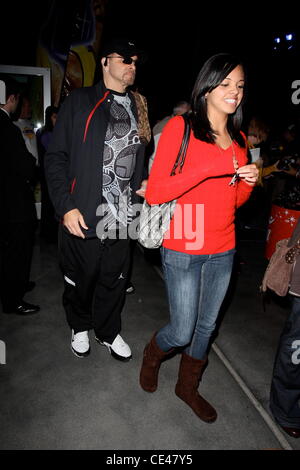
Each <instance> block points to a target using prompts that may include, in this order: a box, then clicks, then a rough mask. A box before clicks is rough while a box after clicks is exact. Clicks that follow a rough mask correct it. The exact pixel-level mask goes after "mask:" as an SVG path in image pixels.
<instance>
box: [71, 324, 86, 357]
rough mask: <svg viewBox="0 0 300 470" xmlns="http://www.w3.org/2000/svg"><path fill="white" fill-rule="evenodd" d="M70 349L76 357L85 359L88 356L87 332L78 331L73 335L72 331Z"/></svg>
mask: <svg viewBox="0 0 300 470" xmlns="http://www.w3.org/2000/svg"><path fill="white" fill-rule="evenodd" d="M71 349H72V351H73V353H74V354H75V356H77V357H85V356H88V355H89V354H90V341H89V337H88V332H87V331H79V332H78V333H76V334H74V330H72V340H71Z"/></svg>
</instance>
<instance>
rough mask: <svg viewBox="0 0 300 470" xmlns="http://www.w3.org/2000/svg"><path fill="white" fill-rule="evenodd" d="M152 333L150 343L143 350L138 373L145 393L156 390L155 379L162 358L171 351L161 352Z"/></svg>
mask: <svg viewBox="0 0 300 470" xmlns="http://www.w3.org/2000/svg"><path fill="white" fill-rule="evenodd" d="M155 336H156V333H154V335H153V337H152V338H151V341H150V343H149V344H147V346H146V347H145V349H144V357H143V364H142V368H141V372H140V385H141V387H142V389H144V390H145V391H146V392H155V390H156V389H157V379H158V371H159V368H160V364H161V362H162V360H163V358H164V357H166V356H167V355H168V354H170V353H171V352H172V351H173V348H172V349H170V350H169V351H167V352H165V351H162V350H161V349H160V348H159V347H158V345H157V343H156V341H155Z"/></svg>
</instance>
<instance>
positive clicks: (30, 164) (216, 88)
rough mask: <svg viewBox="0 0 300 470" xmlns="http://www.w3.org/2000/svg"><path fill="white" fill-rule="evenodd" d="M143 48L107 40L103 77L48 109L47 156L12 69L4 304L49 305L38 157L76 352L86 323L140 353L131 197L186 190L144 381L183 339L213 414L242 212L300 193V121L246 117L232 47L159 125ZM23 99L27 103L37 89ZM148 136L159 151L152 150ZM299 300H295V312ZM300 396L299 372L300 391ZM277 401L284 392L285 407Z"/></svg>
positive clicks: (183, 374)
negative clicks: (128, 335)
mask: <svg viewBox="0 0 300 470" xmlns="http://www.w3.org/2000/svg"><path fill="white" fill-rule="evenodd" d="M142 56H143V52H142V51H141V50H140V49H139V48H138V47H137V46H136V44H135V43H134V42H132V41H128V40H123V39H118V38H116V39H113V40H112V41H110V42H109V43H107V44H106V45H105V46H104V48H103V50H102V54H101V68H102V75H103V78H102V80H101V81H100V82H99V83H97V84H95V85H94V86H92V87H86V88H78V89H76V90H74V91H72V92H71V93H70V95H69V96H68V97H67V98H66V99H65V100H64V102H63V103H62V105H61V107H60V109H58V108H55V107H52V106H51V107H49V108H47V110H46V116H45V126H44V127H43V128H42V129H41V130H40V131H39V132H37V134H36V140H37V152H38V158H37V157H36V155H34V152H33V151H31V150H30V149H29V150H28V145H27V146H26V143H25V140H26V139H25V137H26V138H28V136H29V134H28V132H27V131H26V132H25V131H24V130H23V134H24V132H25V134H24V135H23V136H22V132H20V126H19V129H18V127H17V126H16V125H15V124H14V123H13V122H12V120H11V115H12V114H13V113H14V112H15V111H16V109H17V106H18V104H19V101H20V91H19V90H18V89H17V88H16V87H15V86H14V85H15V84H13V83H10V82H9V81H7V83H6V102H5V103H3V104H1V109H0V132H1V145H2V152H3V155H4V156H5V158H4V159H3V162H4V163H3V164H4V171H3V172H2V173H1V213H2V214H4V215H3V217H2V218H1V227H2V228H1V259H2V269H1V301H2V306H3V311H4V312H5V313H17V314H21V315H27V314H32V313H37V312H38V311H39V309H40V307H39V306H36V305H31V304H28V303H27V302H25V301H24V298H23V297H24V295H25V293H26V291H27V290H28V285H29V283H30V278H29V277H30V263H31V258H32V248H33V243H34V233H35V231H36V226H37V219H36V212H35V204H34V182H35V169H36V165H37V164H38V166H39V175H40V184H41V191H42V211H41V222H40V233H41V236H43V237H45V238H46V239H47V241H51V242H52V241H54V242H56V241H57V243H58V252H59V260H60V266H61V270H62V275H63V282H64V292H63V299H62V302H63V307H64V310H65V313H66V319H67V323H68V325H69V327H70V336H71V340H70V347H71V351H72V353H73V354H74V355H75V356H76V357H79V358H83V357H86V356H87V355H89V354H90V341H89V332H90V331H94V334H95V337H96V340H97V341H98V342H99V344H101V345H103V346H105V347H106V348H107V349H108V351H109V352H110V354H111V355H112V357H113V358H115V359H117V360H119V361H123V362H127V361H129V360H130V359H131V358H132V352H131V348H130V346H129V344H127V342H126V341H125V340H124V339H123V337H122V336H121V329H122V324H121V312H122V309H123V306H124V303H125V298H126V289H128V286H129V285H130V284H129V283H130V274H129V273H130V267H131V265H132V245H131V242H130V239H129V237H128V236H127V235H128V233H129V232H130V230H131V227H132V226H133V225H134V224H136V217H137V214H136V212H135V210H134V209H135V207H136V205H137V204H139V205H140V204H141V201H142V200H143V198H146V200H147V202H148V203H149V204H162V203H165V202H169V201H172V200H176V201H177V202H176V210H175V213H174V216H173V218H172V220H171V222H170V228H169V230H168V232H167V235H166V236H165V238H164V240H163V243H162V246H161V248H160V253H161V260H162V267H163V272H164V278H165V283H166V288H167V295H168V301H169V312H170V319H169V322H168V323H167V324H166V325H165V326H164V327H163V328H161V329H160V330H159V331H157V332H153V335H152V337H151V339H150V341H149V342H148V344H147V345H146V346H145V349H144V353H143V361H142V365H141V371H140V386H141V387H142V389H143V390H145V391H147V392H150V393H152V392H154V391H155V390H156V389H157V387H158V375H159V368H160V364H161V362H162V361H163V360H164V359H166V358H168V357H170V356H172V355H174V352H178V353H179V354H181V361H180V366H179V371H178V381H177V384H176V388H175V393H176V395H177V396H178V397H179V398H180V399H181V400H183V401H184V402H185V403H186V404H187V405H188V406H189V407H191V408H192V410H193V411H194V412H195V414H196V415H197V416H198V417H199V418H200V419H201V420H203V421H205V422H213V421H215V420H216V419H217V411H216V410H215V408H214V407H213V405H212V404H210V403H209V402H208V401H207V400H206V399H205V398H204V397H202V396H201V395H200V394H199V392H198V386H199V382H200V380H201V379H202V376H203V373H204V370H205V369H206V367H207V364H208V347H209V342H210V340H211V337H212V334H213V333H214V330H215V328H216V322H217V318H218V315H219V311H220V307H221V304H222V302H223V299H224V297H225V295H226V292H227V289H228V285H229V282H230V278H231V273H232V267H233V261H234V257H235V252H236V245H235V239H236V234H235V218H237V225H238V226H239V227H242V228H247V227H248V228H249V227H250V228H251V227H254V228H255V227H256V228H257V227H259V228H263V229H266V227H267V221H268V215H269V210H270V205H271V204H272V203H273V202H275V203H277V204H279V205H280V204H282V205H283V206H285V207H287V208H290V207H293V208H295V207H296V208H298V207H299V206H300V192H299V183H298V182H299V175H300V171H299V169H300V154H299V139H298V137H299V133H298V131H297V129H296V124H295V125H294V124H293V125H289V126H288V127H287V128H286V129H285V130H284V132H283V133H282V135H281V136H280V141H278V142H276V140H274V136H273V135H272V129H271V128H270V126H269V125H268V123H267V122H266V121H264V120H263V119H261V118H260V117H259V116H253V117H252V118H251V120H250V121H249V123H248V124H247V126H246V128H243V125H244V121H243V106H244V100H245V94H244V88H245V85H246V75H245V69H244V65H243V63H242V62H241V60H240V59H238V58H237V57H235V56H233V55H231V54H225V53H222V54H216V55H214V56H212V57H211V58H209V59H208V60H207V61H206V62H205V63H204V65H203V66H202V67H201V69H200V71H199V74H198V76H197V79H196V81H195V84H194V87H193V91H192V94H191V100H190V102H187V101H179V102H177V103H176V104H175V105H174V109H173V112H172V114H171V115H170V116H167V117H166V118H165V119H163V120H161V121H160V122H158V123H156V125H155V126H154V128H153V131H152V132H151V129H150V124H149V120H148V110H147V101H146V99H145V97H144V96H142V95H141V94H140V93H138V92H137V91H133V85H134V82H135V76H136V68H137V64H138V62H139V60H140V59H141V57H142ZM23 104H24V106H25V104H27V109H28V103H26V98H24V100H23ZM24 113H25V111H24ZM182 114H185V115H186V116H187V117H188V119H189V122H190V126H191V134H190V138H189V142H188V147H187V152H186V158H185V162H184V165H183V167H181V168H180V169H179V170H178V171H177V172H175V174H173V173H171V170H172V167H173V165H174V161H175V158H176V154H177V153H178V149H179V147H180V145H181V141H182V137H183V133H184V120H183V118H182ZM24 116H25V114H24ZM22 119H24V118H22ZM26 119H28V115H27V116H26ZM23 124H24V123H23ZM27 127H28V126H27ZM23 129H24V128H23ZM21 131H22V129H21ZM32 137H33V136H31V138H32ZM33 140H34V139H32V141H33ZM151 140H152V143H154V151H153V152H152V153H151V154H150V156H149V155H148V158H145V153H146V150H147V146H148V144H149V142H150V141H151ZM32 141H31V142H30V143H31V144H32V143H33V142H32ZM278 175H280V177H278ZM12 183H13V185H14V191H13V192H11V191H10V187H11V184H12ZM12 197H13V199H12ZM187 208H189V209H187ZM190 208H192V209H191V210H190ZM299 208H300V207H299ZM194 227H196V231H195V232H193V230H194ZM178 233H180V235H178ZM191 233H192V235H193V236H192V237H191V236H190V235H191ZM124 234H125V236H124ZM200 234H201V236H200ZM16 272H17V273H18V276H16ZM297 295H298V294H295V293H294V296H297ZM298 304H299V302H298V300H295V302H294V310H293V315H294V316H295V315H297V313H298V310H299V307H298ZM293 338H294V336H293ZM277 371H278V368H277ZM277 376H278V374H277ZM273 389H274V384H273ZM299 395H300V384H299V383H298V389H297V393H296V398H297V399H299ZM285 399H286V400H287V398H286V396H285ZM279 401H280V397H279V398H278V396H277V402H276V407H277V409H278V408H279V407H280V403H279ZM278 403H279V404H278ZM274 408H275V406H273V408H272V410H274ZM290 409H291V408H289V409H288V410H286V408H284V407H282V408H281V415H280V417H279V416H277V415H275V412H274V416H275V419H277V421H278V423H279V424H280V425H281V426H282V427H283V429H284V430H285V431H286V432H288V433H289V434H290V435H291V436H293V437H300V414H299V411H298V410H296V415H293V416H290V415H289V413H290ZM282 410H285V411H286V414H284V411H282ZM297 413H298V414H297Z"/></svg>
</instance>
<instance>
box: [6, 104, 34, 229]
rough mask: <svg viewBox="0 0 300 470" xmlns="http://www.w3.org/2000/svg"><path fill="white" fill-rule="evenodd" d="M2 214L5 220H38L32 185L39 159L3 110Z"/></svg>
mask: <svg viewBox="0 0 300 470" xmlns="http://www.w3.org/2000/svg"><path fill="white" fill-rule="evenodd" d="M0 158H1V171H0V213H1V223H2V224H3V226H4V227H5V225H6V224H7V223H22V222H29V221H32V220H36V209H35V204H34V193H33V189H32V185H33V182H34V177H35V165H36V160H35V158H34V157H33V155H31V153H30V152H28V150H27V147H26V144H25V141H24V139H23V136H22V133H21V131H20V129H19V128H18V127H17V126H15V124H14V123H13V122H12V120H11V118H10V117H9V116H8V115H7V114H6V112H5V111H3V110H1V109H0Z"/></svg>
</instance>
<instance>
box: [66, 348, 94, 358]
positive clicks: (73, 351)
mask: <svg viewBox="0 0 300 470" xmlns="http://www.w3.org/2000/svg"><path fill="white" fill-rule="evenodd" d="M71 351H72V353H73V354H74V356H76V357H79V358H80V359H81V358H82V357H87V356H89V354H90V352H91V348H89V349H88V350H87V351H86V352H85V353H79V352H77V351H75V349H74V348H73V347H72V345H71Z"/></svg>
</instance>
